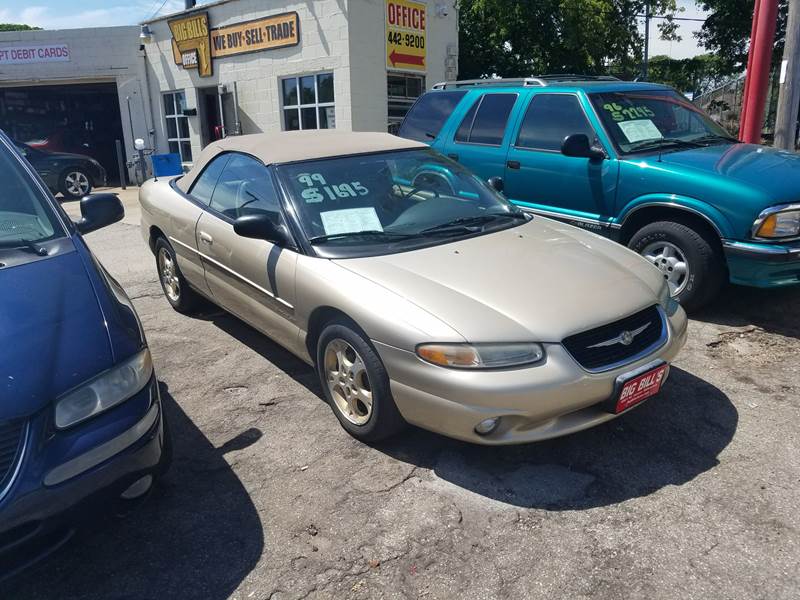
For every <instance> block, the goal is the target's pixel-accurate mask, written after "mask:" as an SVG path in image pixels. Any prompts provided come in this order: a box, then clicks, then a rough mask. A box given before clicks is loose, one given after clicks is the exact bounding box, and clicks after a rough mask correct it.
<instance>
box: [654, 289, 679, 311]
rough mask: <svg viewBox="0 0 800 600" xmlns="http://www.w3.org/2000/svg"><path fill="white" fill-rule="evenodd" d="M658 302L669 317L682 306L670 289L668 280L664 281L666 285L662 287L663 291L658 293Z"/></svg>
mask: <svg viewBox="0 0 800 600" xmlns="http://www.w3.org/2000/svg"><path fill="white" fill-rule="evenodd" d="M658 303H659V304H660V305H661V308H663V309H664V312H665V313H667V316H669V317H671V316H672V315H674V314H675V312H676V311H677V310H678V307H679V306H680V304H679V303H678V301H677V300H675V298H673V297H672V294H671V293H670V291H669V285H667V283H666V282H664V285H663V286H662V287H661V292H659V294H658Z"/></svg>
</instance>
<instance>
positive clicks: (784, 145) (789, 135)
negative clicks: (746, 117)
mask: <svg viewBox="0 0 800 600" xmlns="http://www.w3.org/2000/svg"><path fill="white" fill-rule="evenodd" d="M779 89H780V91H779V94H778V113H777V115H776V117H775V147H776V148H781V149H783V150H792V151H794V150H795V144H796V143H797V140H796V136H797V111H798V109H800V0H789V16H788V20H787V21H786V41H785V45H784V48H783V62H782V63H781V78H780V88H779Z"/></svg>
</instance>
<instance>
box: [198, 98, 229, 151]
mask: <svg viewBox="0 0 800 600" xmlns="http://www.w3.org/2000/svg"><path fill="white" fill-rule="evenodd" d="M197 91H198V94H199V98H200V108H201V111H202V113H201V117H200V118H201V122H200V130H201V135H202V137H203V146H204V147H205V146H208V145H209V144H210V143H211V142H213V141H215V140H219V139H222V137H223V123H222V117H221V116H220V112H219V93H218V91H217V86H214V87H207V88H200V89H199V90H197Z"/></svg>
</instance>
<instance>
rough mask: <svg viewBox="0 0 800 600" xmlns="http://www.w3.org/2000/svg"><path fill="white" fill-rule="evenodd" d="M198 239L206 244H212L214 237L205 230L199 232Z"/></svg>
mask: <svg viewBox="0 0 800 600" xmlns="http://www.w3.org/2000/svg"><path fill="white" fill-rule="evenodd" d="M200 241H201V242H204V243H206V244H213V243H214V238H213V237H211V236H210V235H208V234H207V233H206V232H205V231H201V232H200Z"/></svg>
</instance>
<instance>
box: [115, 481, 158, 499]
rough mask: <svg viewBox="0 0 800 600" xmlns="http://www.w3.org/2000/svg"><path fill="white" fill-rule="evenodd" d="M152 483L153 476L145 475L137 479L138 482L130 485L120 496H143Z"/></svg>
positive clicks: (129, 497) (124, 497) (132, 497)
mask: <svg viewBox="0 0 800 600" xmlns="http://www.w3.org/2000/svg"><path fill="white" fill-rule="evenodd" d="M152 484H153V476H152V475H145V476H144V477H142V478H141V479H137V480H136V482H135V483H134V484H133V485H132V486H130V487H129V488H128V489H127V490H125V491H124V492H122V494H120V496H121V497H122V498H123V499H124V500H133V499H134V498H138V497H139V496H143V495H144V494H145V493H146V492H147V491H148V490H149V489H150V486H151V485H152Z"/></svg>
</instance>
